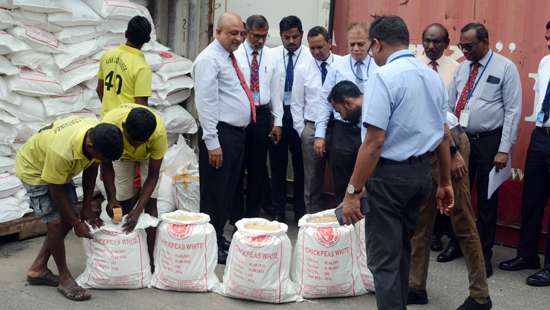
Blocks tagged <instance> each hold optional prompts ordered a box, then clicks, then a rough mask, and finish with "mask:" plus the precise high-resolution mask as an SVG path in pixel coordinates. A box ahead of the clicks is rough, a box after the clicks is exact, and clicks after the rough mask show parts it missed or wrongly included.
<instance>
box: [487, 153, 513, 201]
mask: <svg viewBox="0 0 550 310" xmlns="http://www.w3.org/2000/svg"><path fill="white" fill-rule="evenodd" d="M511 176H512V156H508V163H507V164H506V167H504V168H502V169H500V171H499V172H497V171H496V169H495V167H493V169H492V170H491V172H489V188H488V191H487V199H490V198H491V196H492V195H493V193H494V192H495V191H496V190H497V189H498V188H499V187H500V186H501V185H502V183H504V182H505V181H506V180H508V179H509V178H510V177H511Z"/></svg>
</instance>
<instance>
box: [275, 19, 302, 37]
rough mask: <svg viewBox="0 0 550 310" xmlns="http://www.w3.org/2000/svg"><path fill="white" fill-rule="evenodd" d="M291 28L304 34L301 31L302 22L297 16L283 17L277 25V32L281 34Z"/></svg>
mask: <svg viewBox="0 0 550 310" xmlns="http://www.w3.org/2000/svg"><path fill="white" fill-rule="evenodd" d="M292 28H298V31H299V32H300V33H304V30H303V29H302V21H301V20H300V19H299V18H298V17H297V16H294V15H289V16H287V17H283V19H281V22H280V23H279V32H280V33H283V32H285V31H289V30H290V29H292Z"/></svg>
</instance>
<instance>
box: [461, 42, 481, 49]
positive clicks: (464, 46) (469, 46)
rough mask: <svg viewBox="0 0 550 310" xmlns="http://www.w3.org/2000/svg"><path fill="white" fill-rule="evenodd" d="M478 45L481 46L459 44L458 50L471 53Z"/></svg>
mask: <svg viewBox="0 0 550 310" xmlns="http://www.w3.org/2000/svg"><path fill="white" fill-rule="evenodd" d="M478 44H479V42H476V43H458V48H459V49H461V50H466V51H471V50H472V49H474V47H476V45H478Z"/></svg>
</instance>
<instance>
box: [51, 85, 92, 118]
mask: <svg viewBox="0 0 550 310" xmlns="http://www.w3.org/2000/svg"><path fill="white" fill-rule="evenodd" d="M88 91H89V90H87V89H86V90H84V89H82V87H80V86H76V87H74V88H71V89H69V90H67V91H66V92H65V93H63V95H60V96H48V97H41V98H40V100H41V101H42V104H44V107H45V110H46V115H48V116H52V117H55V116H60V115H63V114H68V113H72V112H77V111H80V110H82V109H84V105H85V103H86V102H87V100H88V99H87V97H88V96H89V93H87V92H88Z"/></svg>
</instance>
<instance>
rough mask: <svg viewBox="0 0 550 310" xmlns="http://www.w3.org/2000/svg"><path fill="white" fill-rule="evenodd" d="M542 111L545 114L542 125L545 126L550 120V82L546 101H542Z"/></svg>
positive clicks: (547, 87)
mask: <svg viewBox="0 0 550 310" xmlns="http://www.w3.org/2000/svg"><path fill="white" fill-rule="evenodd" d="M540 111H541V112H542V113H544V118H543V120H542V123H543V124H544V123H546V121H547V120H548V118H550V81H548V85H547V86H546V95H544V100H543V101H542V108H541V109H540Z"/></svg>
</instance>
